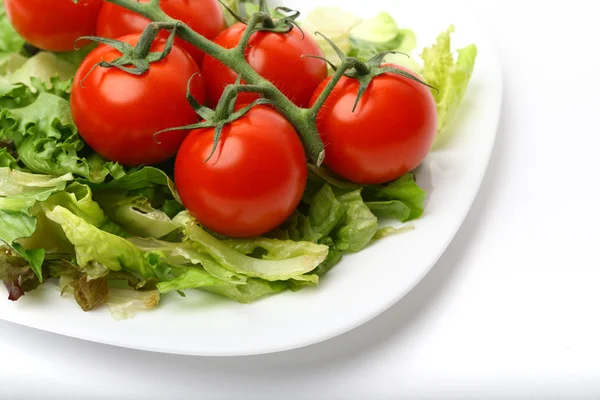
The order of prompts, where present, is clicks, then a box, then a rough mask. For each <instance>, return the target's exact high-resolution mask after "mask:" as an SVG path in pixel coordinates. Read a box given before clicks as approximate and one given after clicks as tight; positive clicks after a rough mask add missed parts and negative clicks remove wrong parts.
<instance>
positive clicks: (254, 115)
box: [175, 106, 307, 237]
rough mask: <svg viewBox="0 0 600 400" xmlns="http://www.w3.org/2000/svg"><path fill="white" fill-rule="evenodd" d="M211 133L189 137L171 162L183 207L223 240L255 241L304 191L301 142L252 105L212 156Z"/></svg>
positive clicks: (278, 119) (266, 110)
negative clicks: (225, 237) (248, 238)
mask: <svg viewBox="0 0 600 400" xmlns="http://www.w3.org/2000/svg"><path fill="white" fill-rule="evenodd" d="M213 134H214V129H213V128H207V129H198V130H193V131H192V132H190V134H189V135H188V137H187V138H186V139H185V141H184V142H183V144H182V145H181V148H180V149H179V152H178V153H177V158H176V160H175V184H176V186H177V191H178V193H179V196H180V197H181V200H182V202H183V204H184V205H185V207H186V208H187V209H188V211H189V212H190V214H191V215H192V216H194V217H195V218H196V220H197V221H198V222H199V223H200V224H201V225H203V226H205V227H206V228H208V229H211V230H213V231H215V232H218V233H221V234H223V235H227V236H229V237H253V236H259V235H262V234H264V233H266V232H269V231H270V230H272V229H274V228H276V227H277V226H279V225H281V224H282V223H283V222H284V221H285V220H286V219H287V218H288V217H289V216H290V215H291V214H292V213H293V212H294V210H295V209H296V207H297V206H298V204H299V202H300V200H301V198H302V194H303V192H304V189H305V187H306V179H307V166H306V159H305V156H304V150H303V147H302V143H301V141H300V139H299V138H298V136H297V134H296V132H295V130H294V128H293V127H292V126H291V125H290V123H289V122H288V121H287V120H286V119H285V118H284V117H283V116H281V114H279V113H278V112H277V111H275V110H274V109H272V108H270V107H267V106H256V107H254V108H253V109H252V110H250V111H249V112H248V114H246V115H245V116H243V117H242V118H240V119H238V120H236V121H234V122H233V123H231V124H228V125H226V126H225V127H224V129H223V134H222V136H221V139H220V141H219V143H218V146H217V149H216V151H215V153H214V154H213V156H212V157H211V158H210V159H209V160H208V161H206V162H205V160H206V159H207V158H208V157H209V155H210V152H211V149H212V146H213Z"/></svg>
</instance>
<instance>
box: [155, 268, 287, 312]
mask: <svg viewBox="0 0 600 400" xmlns="http://www.w3.org/2000/svg"><path fill="white" fill-rule="evenodd" d="M157 287H158V289H159V290H160V292H161V293H168V292H172V291H176V290H179V291H183V290H187V289H202V290H204V291H207V292H210V293H215V294H219V295H221V296H225V297H228V298H230V299H232V300H235V301H237V302H239V303H242V304H247V303H251V302H253V301H256V300H258V299H260V298H263V297H265V296H268V295H272V294H276V293H281V292H283V291H284V290H286V289H287V288H288V286H287V284H286V283H285V282H281V281H275V282H269V281H266V280H263V279H256V278H251V279H248V280H247V281H246V282H244V283H241V284H232V283H229V282H225V281H223V280H221V279H218V278H216V277H214V276H213V275H211V274H209V273H208V272H206V271H205V270H202V269H199V268H188V269H186V271H185V272H184V273H182V274H181V275H179V276H178V277H177V278H175V279H173V280H171V281H168V282H160V283H158V284H157Z"/></svg>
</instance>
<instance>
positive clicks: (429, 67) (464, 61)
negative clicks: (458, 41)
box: [421, 26, 477, 133]
mask: <svg viewBox="0 0 600 400" xmlns="http://www.w3.org/2000/svg"><path fill="white" fill-rule="evenodd" d="M453 32H454V26H450V28H448V30H447V31H446V32H443V33H441V34H440V35H439V36H438V38H437V41H436V43H435V44H434V45H433V46H431V47H428V48H426V49H424V50H423V53H422V54H421V57H422V58H423V61H424V68H423V78H424V79H425V81H426V82H427V83H429V84H430V85H432V86H433V87H435V88H436V89H437V90H432V93H433V96H434V97H435V100H436V103H437V110H438V133H440V132H442V131H443V130H444V128H445V127H446V126H447V125H448V123H449V122H450V120H451V118H452V117H453V115H454V114H455V112H456V110H457V109H458V106H459V104H460V102H461V100H462V98H463V97H464V95H465V93H466V91H467V86H468V85H469V81H470V80H471V76H472V75H473V70H474V68H475V60H476V58H477V46H475V45H470V46H467V47H465V48H463V49H460V50H458V59H457V60H456V61H455V59H454V55H453V54H452V51H451V41H450V35H451V34H452V33H453Z"/></svg>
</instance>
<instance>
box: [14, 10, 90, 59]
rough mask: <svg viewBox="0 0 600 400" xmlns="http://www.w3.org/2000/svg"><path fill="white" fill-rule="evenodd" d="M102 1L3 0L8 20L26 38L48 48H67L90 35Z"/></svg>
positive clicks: (40, 46)
mask: <svg viewBox="0 0 600 400" xmlns="http://www.w3.org/2000/svg"><path fill="white" fill-rule="evenodd" d="M101 6H102V0H79V1H78V2H77V3H74V2H73V0H52V1H48V0H4V7H6V13H7V14H8V18H9V20H10V23H11V24H12V25H13V27H14V28H15V30H16V31H17V32H18V33H19V35H21V36H22V37H23V38H24V39H25V40H26V41H28V42H29V43H31V44H32V45H34V46H36V47H38V48H40V49H43V50H49V51H71V50H73V49H74V48H75V41H76V40H77V39H78V38H80V37H81V36H89V35H93V34H94V32H95V31H96V21H97V20H98V13H99V12H100V7H101Z"/></svg>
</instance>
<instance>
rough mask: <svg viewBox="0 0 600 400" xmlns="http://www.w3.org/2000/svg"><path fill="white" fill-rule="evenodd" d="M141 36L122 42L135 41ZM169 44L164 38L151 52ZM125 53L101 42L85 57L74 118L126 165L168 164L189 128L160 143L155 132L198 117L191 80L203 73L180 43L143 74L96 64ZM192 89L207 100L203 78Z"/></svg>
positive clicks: (103, 150)
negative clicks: (191, 98)
mask: <svg viewBox="0 0 600 400" xmlns="http://www.w3.org/2000/svg"><path fill="white" fill-rule="evenodd" d="M139 36H140V35H139V34H133V35H128V36H124V37H122V38H120V39H119V40H121V41H124V42H125V43H129V44H130V45H135V44H136V43H137V41H138V39H139ZM164 45H165V40H164V39H162V38H161V39H156V40H155V41H154V43H153V44H152V48H151V51H162V50H163V48H164ZM120 56H121V53H119V52H118V51H117V50H115V49H113V48H112V47H109V46H106V45H100V46H98V47H97V48H96V49H94V50H93V51H92V52H91V53H90V54H89V55H88V56H87V57H86V58H85V60H84V61H83V63H82V64H81V66H80V67H79V69H78V70H77V73H76V75H75V83H74V85H73V90H72V93H71V110H72V113H73V120H74V121H75V125H76V126H77V128H78V130H79V133H80V134H81V136H82V138H83V139H84V140H85V141H86V142H87V143H88V144H89V145H90V147H92V149H94V150H95V151H96V152H98V153H100V154H101V155H102V156H104V157H105V158H108V159H109V160H112V161H117V162H119V163H121V164H124V165H140V164H156V163H159V162H162V161H164V160H166V159H168V158H170V157H171V156H173V155H174V154H175V152H176V151H177V149H178V147H179V145H180V144H181V142H182V141H183V139H184V138H185V135H186V134H187V133H188V132H187V131H174V132H169V133H164V134H162V135H160V136H159V139H160V140H159V141H160V144H157V143H156V142H155V140H154V137H153V136H154V134H155V133H156V132H157V131H160V130H162V129H166V128H172V127H177V126H184V125H189V124H193V123H195V122H197V121H198V117H197V115H196V113H195V111H194V110H193V108H192V107H191V106H190V105H189V103H188V102H187V99H186V96H185V95H186V86H187V82H188V80H189V78H190V77H191V76H192V75H194V74H196V73H198V72H199V71H198V66H197V65H196V63H195V62H194V60H192V58H191V57H190V56H189V54H188V53H187V52H186V51H185V50H183V49H182V48H181V47H179V46H178V45H174V46H173V48H172V50H171V52H170V53H169V55H168V56H167V57H165V58H164V59H163V60H161V61H158V62H155V63H151V64H150V69H149V70H148V71H147V72H146V73H144V74H142V75H139V76H136V75H132V74H130V73H127V72H124V71H121V70H119V69H117V68H103V67H96V68H94V66H95V64H97V63H98V62H100V61H101V60H105V61H109V62H110V61H114V60H115V59H116V58H118V57H120ZM92 69H93V70H92ZM90 71H91V72H90ZM191 90H192V93H193V94H194V96H195V97H196V98H197V99H198V101H200V102H203V101H204V84H203V80H202V78H201V77H200V76H197V77H195V78H194V79H193V80H192V87H191Z"/></svg>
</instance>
